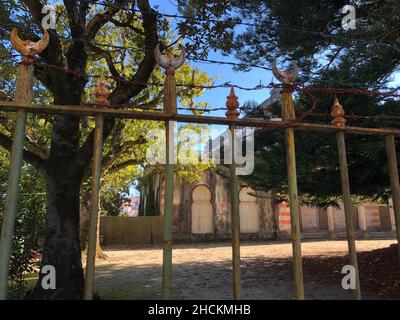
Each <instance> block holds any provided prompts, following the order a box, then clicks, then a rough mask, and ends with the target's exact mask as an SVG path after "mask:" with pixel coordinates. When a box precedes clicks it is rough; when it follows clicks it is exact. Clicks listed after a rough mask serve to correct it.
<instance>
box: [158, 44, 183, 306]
mask: <svg viewBox="0 0 400 320" xmlns="http://www.w3.org/2000/svg"><path fill="white" fill-rule="evenodd" d="M154 57H155V59H156V61H157V63H158V64H159V65H160V66H162V67H163V68H164V69H165V75H166V79H165V84H164V112H166V113H169V114H176V113H177V100H176V80H175V69H178V68H179V67H180V66H182V64H183V63H184V62H185V58H186V53H185V51H184V49H183V47H182V46H181V55H180V56H179V57H178V58H175V57H174V55H173V54H172V52H168V53H167V56H163V55H162V54H161V52H160V46H159V45H157V47H156V48H155V50H154ZM165 129H166V133H165V138H166V165H165V197H164V246H163V270H162V295H163V298H164V299H166V300H167V299H171V298H172V228H173V214H174V167H175V166H174V163H175V153H174V149H175V148H174V129H175V126H174V122H171V121H167V122H166V123H165Z"/></svg>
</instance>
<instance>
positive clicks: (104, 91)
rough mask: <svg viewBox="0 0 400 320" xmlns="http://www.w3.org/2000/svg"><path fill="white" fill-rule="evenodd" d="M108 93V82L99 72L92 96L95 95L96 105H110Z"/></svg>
mask: <svg viewBox="0 0 400 320" xmlns="http://www.w3.org/2000/svg"><path fill="white" fill-rule="evenodd" d="M109 95H110V91H109V90H108V82H107V81H106V80H105V78H104V74H101V75H100V79H99V81H97V83H96V87H95V89H94V96H95V97H96V99H95V103H96V104H98V105H110V102H109V101H108V96H109Z"/></svg>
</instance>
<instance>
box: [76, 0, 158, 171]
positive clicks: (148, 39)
mask: <svg viewBox="0 0 400 320" xmlns="http://www.w3.org/2000/svg"><path fill="white" fill-rule="evenodd" d="M121 2H123V1H121ZM138 6H139V9H140V11H141V13H142V17H143V28H144V32H145V35H146V36H145V56H144V58H143V60H142V61H141V63H140V64H139V67H138V70H137V72H136V74H135V75H134V76H133V77H132V79H131V80H132V81H138V82H147V81H148V80H149V78H150V76H151V74H152V73H153V71H154V67H155V65H156V61H155V59H154V55H153V52H154V49H155V47H156V45H157V43H158V33H157V15H156V13H155V12H154V10H152V9H151V7H150V4H149V1H148V0H139V1H138ZM100 20H101V19H100ZM89 24H90V23H88V26H87V28H86V29H87V31H86V32H89V33H90V32H93V30H95V29H97V28H98V24H101V23H100V22H97V23H95V22H92V24H91V25H90V26H89ZM94 24H95V25H96V26H95V25H94ZM101 25H102V24H101ZM97 30H98V29H97ZM145 88H146V85H135V86H132V85H131V84H129V85H128V84H126V83H125V84H122V83H120V84H119V85H118V86H117V88H116V89H115V90H114V91H113V92H112V93H111V95H110V97H109V101H110V103H111V104H124V103H128V102H129V100H130V99H131V98H132V97H134V96H135V95H137V94H139V93H140V92H141V91H142V90H143V89H145ZM114 123H115V120H112V119H105V121H104V137H107V136H108V135H109V134H110V133H111V131H112V127H113V125H114ZM93 141H94V132H91V133H90V135H89V136H88V138H87V139H86V141H85V142H84V143H83V145H82V147H81V148H80V150H79V152H78V154H77V161H78V163H79V164H80V165H81V166H83V167H82V168H81V169H82V170H83V172H84V171H85V167H86V166H87V159H91V158H92V155H93Z"/></svg>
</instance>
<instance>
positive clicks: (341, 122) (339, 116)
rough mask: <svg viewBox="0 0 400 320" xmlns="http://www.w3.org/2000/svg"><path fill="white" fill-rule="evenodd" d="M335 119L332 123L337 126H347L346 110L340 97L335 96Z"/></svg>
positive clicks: (333, 110)
mask: <svg viewBox="0 0 400 320" xmlns="http://www.w3.org/2000/svg"><path fill="white" fill-rule="evenodd" d="M331 115H332V117H333V120H332V124H333V125H334V126H337V127H345V126H346V119H345V118H344V115H345V112H344V109H343V106H342V105H341V104H340V102H339V100H338V98H335V102H334V103H333V108H332V113H331Z"/></svg>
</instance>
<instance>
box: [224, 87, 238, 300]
mask: <svg viewBox="0 0 400 320" xmlns="http://www.w3.org/2000/svg"><path fill="white" fill-rule="evenodd" d="M237 99H238V97H237V96H236V95H235V90H234V89H233V88H231V92H230V95H229V96H228V100H227V102H226V106H227V108H228V111H227V112H226V116H227V118H228V119H230V120H236V119H237V118H238V117H239V112H238V111H237V108H238V107H239V102H238V100H237ZM229 131H230V135H231V149H232V150H231V155H232V156H231V157H232V164H231V165H230V166H229V171H230V184H231V217H232V218H231V228H232V268H233V274H232V283H233V298H234V299H235V300H240V297H241V295H240V291H241V285H240V213H239V186H238V179H237V175H236V161H235V159H236V151H235V149H236V146H235V137H236V135H235V125H234V124H230V125H229Z"/></svg>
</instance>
